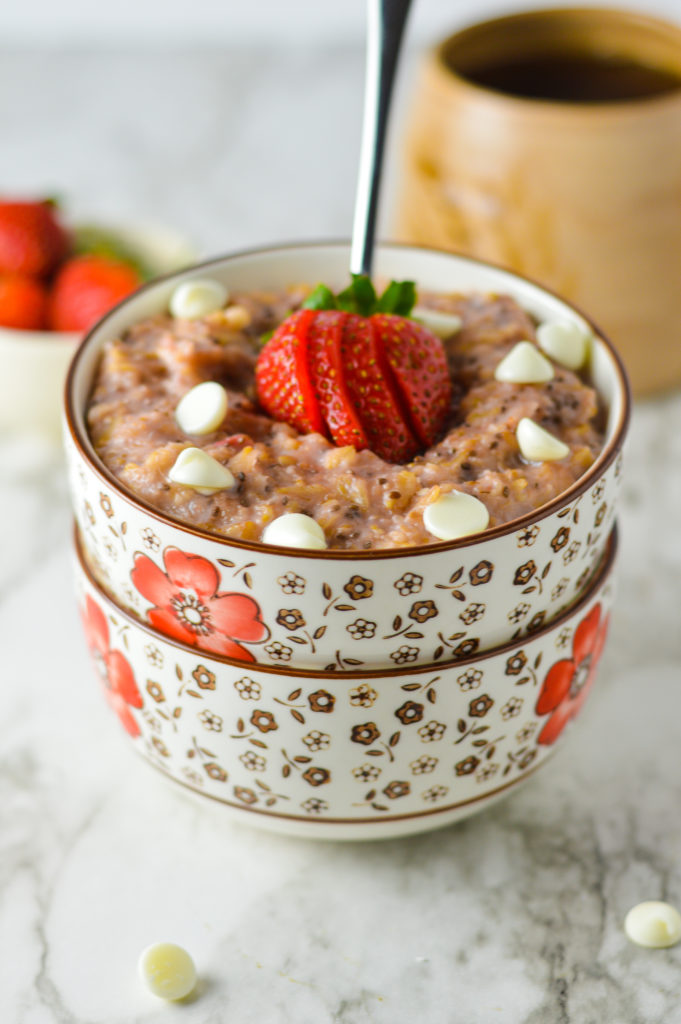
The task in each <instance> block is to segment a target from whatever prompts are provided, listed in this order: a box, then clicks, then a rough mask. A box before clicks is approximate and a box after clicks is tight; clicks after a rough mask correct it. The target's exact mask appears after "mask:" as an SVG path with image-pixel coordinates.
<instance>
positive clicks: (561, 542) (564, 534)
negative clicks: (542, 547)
mask: <svg viewBox="0 0 681 1024" xmlns="http://www.w3.org/2000/svg"><path fill="white" fill-rule="evenodd" d="M569 539H570V527H569V526H561V527H560V529H559V530H558V532H557V533H556V535H555V536H554V537H552V539H551V547H552V548H553V550H554V551H555V552H556V554H557V553H558V552H559V551H561V550H562V549H563V548H564V547H565V545H566V544H567V542H568V541H569Z"/></svg>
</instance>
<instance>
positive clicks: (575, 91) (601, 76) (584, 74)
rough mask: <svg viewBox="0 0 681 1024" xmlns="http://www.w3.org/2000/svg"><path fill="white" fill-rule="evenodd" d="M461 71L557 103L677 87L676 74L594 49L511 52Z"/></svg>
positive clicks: (491, 85)
mask: <svg viewBox="0 0 681 1024" xmlns="http://www.w3.org/2000/svg"><path fill="white" fill-rule="evenodd" d="M465 77H466V78H467V79H468V80H469V81H470V82H473V83H474V84H475V85H481V86H483V87H484V88H486V89H493V90H495V91H496V92H503V93H507V94H508V95H510V96H519V97H523V98H526V99H533V100H550V101H553V102H558V103H561V102H562V103H613V102H623V101H626V100H640V99H649V98H651V97H654V96H664V95H665V94H666V93H671V92H675V91H677V90H678V89H681V75H676V74H674V73H673V72H671V71H667V70H665V69H663V68H656V67H652V66H650V65H647V64H639V63H637V62H636V61H633V60H626V59H623V58H617V57H605V56H603V57H601V56H598V55H597V54H568V53H556V54H553V55H542V56H530V57H516V58H514V59H513V60H508V61H504V62H498V63H496V64H490V65H489V66H484V65H483V66H482V67H478V68H472V69H466V72H465Z"/></svg>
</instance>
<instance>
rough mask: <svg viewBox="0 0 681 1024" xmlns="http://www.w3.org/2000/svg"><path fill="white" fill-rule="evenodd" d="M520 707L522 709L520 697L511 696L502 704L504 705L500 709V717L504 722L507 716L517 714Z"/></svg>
mask: <svg viewBox="0 0 681 1024" xmlns="http://www.w3.org/2000/svg"><path fill="white" fill-rule="evenodd" d="M522 709H523V701H522V698H520V697H511V699H510V700H507V701H506V703H505V704H504V706H503V707H502V709H501V717H502V718H503V720H504V721H505V722H507V721H508V719H509V718H515V717H516V715H519V714H520V712H521V711H522Z"/></svg>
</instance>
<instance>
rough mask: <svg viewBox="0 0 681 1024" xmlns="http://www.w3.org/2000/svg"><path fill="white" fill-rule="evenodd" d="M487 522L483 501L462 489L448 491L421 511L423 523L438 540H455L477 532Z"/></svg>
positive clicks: (483, 527)
mask: <svg viewBox="0 0 681 1024" xmlns="http://www.w3.org/2000/svg"><path fill="white" fill-rule="evenodd" d="M488 523H489V512H488V511H487V509H486V508H485V506H484V505H483V503H482V502H481V501H480V500H479V499H478V498H476V497H474V496H473V495H472V494H466V493H465V492H464V491H449V493H448V494H443V495H442V496H441V497H440V498H437V500H436V501H433V502H432V503H431V504H430V505H426V507H425V509H424V511H423V524H424V526H425V528H426V530H428V533H432V535H433V536H434V537H437V538H438V539H439V540H457V539H458V538H459V537H467V536H468V535H469V534H471V533H479V532H480V531H481V530H484V529H485V528H486V527H487V525H488Z"/></svg>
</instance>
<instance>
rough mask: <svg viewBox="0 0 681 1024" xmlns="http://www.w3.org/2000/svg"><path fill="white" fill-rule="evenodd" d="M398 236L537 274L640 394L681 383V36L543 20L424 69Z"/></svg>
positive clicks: (608, 18)
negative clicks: (614, 356) (595, 330)
mask: <svg viewBox="0 0 681 1024" xmlns="http://www.w3.org/2000/svg"><path fill="white" fill-rule="evenodd" d="M403 153H404V156H403V165H402V168H401V170H402V180H401V184H400V187H399V189H398V205H397V211H396V214H397V225H396V226H397V234H398V236H399V238H400V239H401V240H404V241H409V242H412V243H416V244H424V245H429V246H435V247H438V248H444V249H454V250H458V251H463V252H467V253H470V254H472V255H475V256H478V257H481V258H483V259H487V260H492V261H495V262H498V263H502V264H505V265H506V266H508V267H510V268H511V269H513V270H516V271H518V272H520V273H522V274H525V275H527V276H529V277H533V278H536V279H537V280H538V281H540V282H542V283H543V284H545V285H547V286H549V287H551V288H553V289H554V290H556V291H557V292H559V293H561V294H562V295H563V296H565V297H566V298H569V299H570V300H572V301H573V302H575V303H576V304H578V305H580V306H582V307H583V308H584V310H585V311H586V312H587V313H588V314H589V315H590V316H592V317H593V318H594V319H595V320H596V322H597V323H598V324H599V326H601V327H602V328H603V330H604V331H605V332H606V333H607V334H608V335H609V336H610V337H611V338H612V339H613V340H614V342H615V344H616V345H617V346H618V347H619V349H620V351H621V353H622V355H623V357H624V360H625V363H626V364H627V368H628V370H629V373H630V376H631V379H632V383H633V387H634V391H635V393H637V394H639V395H642V394H647V393H652V392H655V391H659V390H662V389H665V388H669V387H671V386H673V385H676V384H679V383H681V28H679V27H677V26H674V25H671V24H667V23H665V22H663V21H659V20H657V19H654V18H650V17H647V16H645V15H639V14H636V13H633V12H625V11H617V10H614V9H604V10H600V9H586V8H585V9H564V10H539V11H534V12H527V13H523V14H517V15H511V16H508V17H502V18H498V19H495V20H493V21H488V22H485V23H481V24H478V25H474V26H472V27H470V28H467V29H464V30H463V31H461V32H459V33H457V34H456V35H453V36H451V37H450V38H449V39H447V40H445V41H444V42H443V43H442V44H441V45H439V46H438V47H437V48H436V49H435V50H434V51H432V52H431V53H430V54H429V55H428V58H427V60H426V62H425V64H424V66H423V68H422V75H421V79H420V81H419V84H418V87H417V93H416V97H415V102H414V105H413V109H412V110H411V112H410V115H409V120H408V125H407V135H406V140H405V146H404V150H403Z"/></svg>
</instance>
